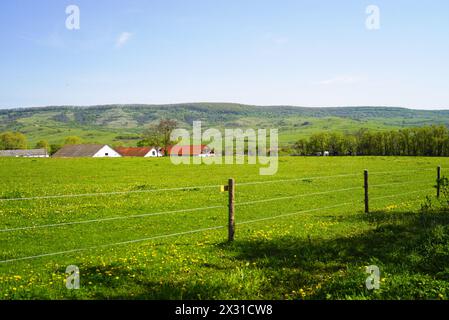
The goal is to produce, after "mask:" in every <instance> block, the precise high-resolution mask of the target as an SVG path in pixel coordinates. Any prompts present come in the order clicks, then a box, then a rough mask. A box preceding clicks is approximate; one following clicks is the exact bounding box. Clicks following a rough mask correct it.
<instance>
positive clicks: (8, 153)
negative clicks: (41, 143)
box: [0, 149, 48, 158]
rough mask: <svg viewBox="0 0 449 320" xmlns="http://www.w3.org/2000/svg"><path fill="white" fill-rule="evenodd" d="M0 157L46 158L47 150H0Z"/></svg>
mask: <svg viewBox="0 0 449 320" xmlns="http://www.w3.org/2000/svg"><path fill="white" fill-rule="evenodd" d="M0 157H16V158H48V152H47V150H45V149H29V150H0Z"/></svg>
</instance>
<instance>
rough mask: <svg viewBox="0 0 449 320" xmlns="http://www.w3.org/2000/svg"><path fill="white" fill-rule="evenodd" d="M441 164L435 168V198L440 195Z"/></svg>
mask: <svg viewBox="0 0 449 320" xmlns="http://www.w3.org/2000/svg"><path fill="white" fill-rule="evenodd" d="M440 183H441V166H438V168H437V198H439V197H440Z"/></svg>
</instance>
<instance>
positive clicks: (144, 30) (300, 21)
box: [0, 0, 449, 109]
mask: <svg viewBox="0 0 449 320" xmlns="http://www.w3.org/2000/svg"><path fill="white" fill-rule="evenodd" d="M411 2H412V3H411ZM72 4H74V5H77V6H78V7H79V8H80V13H81V14H80V30H68V29H66V27H65V22H66V18H67V14H66V13H65V10H66V7H67V6H68V5H72ZM368 5H377V6H378V7H379V9H380V26H381V28H380V29H379V30H368V29H367V28H366V27H365V20H366V18H367V16H368V15H367V14H366V12H365V10H366V7H367V6H368ZM0 39H1V49H0V75H1V76H0V108H2V107H3V108H6V107H25V106H44V105H94V104H108V103H149V104H159V103H179V102H204V101H208V102H238V103H247V104H259V105H297V106H359V105H372V106H402V107H409V108H421V109H449V41H448V40H449V1H447V0H430V1H419V2H418V1H404V0H395V1H391V0H388V1H383V0H382V1H377V0H372V1H359V0H352V1H350V0H341V1H335V0H309V1H305V0H277V1H275V0H146V1H145V0H127V1H124V0H121V1H119V0H107V1H106V0H95V1H92V0H70V1H65V0H64V1H63V0H39V1H35V0H2V1H1V2H0Z"/></svg>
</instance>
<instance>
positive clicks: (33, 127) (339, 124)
mask: <svg viewBox="0 0 449 320" xmlns="http://www.w3.org/2000/svg"><path fill="white" fill-rule="evenodd" d="M162 118H170V119H176V120H177V121H178V123H179V124H180V125H181V126H183V127H188V126H191V125H192V122H193V121H194V120H201V121H202V122H203V125H204V127H218V128H223V127H228V128H235V127H242V128H249V127H252V128H278V129H279V134H280V139H281V143H293V142H295V141H297V140H298V139H300V138H307V137H310V136H311V135H312V134H313V133H316V132H320V131H333V132H341V133H352V132H356V131H357V130H359V129H364V128H366V129H374V130H377V131H382V130H389V129H399V128H404V127H417V126H425V125H433V124H442V125H445V126H449V111H423V110H410V109H405V108H387V107H341V108H304V107H293V106H265V107H261V106H249V105H241V104H229V103H189V104H176V105H104V106H90V107H75V106H51V107H41V108H18V109H3V110H1V109H0V132H4V131H17V132H21V133H23V134H25V135H26V136H27V138H28V140H29V142H30V143H31V144H33V143H36V142H38V141H40V140H42V139H44V140H47V141H49V142H50V143H61V142H63V141H64V139H65V138H66V137H67V136H79V137H81V138H82V139H83V141H86V142H99V143H110V144H115V145H117V144H124V145H134V144H135V142H136V140H138V139H140V135H141V133H142V131H143V130H144V129H145V127H147V126H148V125H150V124H151V123H155V122H156V121H157V120H159V119H162Z"/></svg>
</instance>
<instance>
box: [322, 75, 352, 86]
mask: <svg viewBox="0 0 449 320" xmlns="http://www.w3.org/2000/svg"><path fill="white" fill-rule="evenodd" d="M359 81H360V79H359V78H358V77H355V76H350V75H343V76H337V77H334V78H330V79H325V80H321V81H318V82H317V83H316V84H319V85H324V86H327V85H336V84H353V83H357V82H359Z"/></svg>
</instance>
